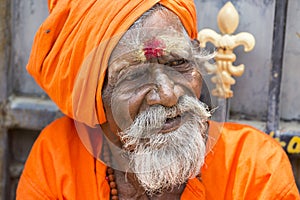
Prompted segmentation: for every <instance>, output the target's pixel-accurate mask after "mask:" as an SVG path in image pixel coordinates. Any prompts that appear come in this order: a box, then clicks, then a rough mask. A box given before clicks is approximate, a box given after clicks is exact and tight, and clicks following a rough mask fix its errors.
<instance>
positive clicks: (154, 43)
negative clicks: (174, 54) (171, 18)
mask: <svg viewBox="0 0 300 200" xmlns="http://www.w3.org/2000/svg"><path fill="white" fill-rule="evenodd" d="M165 47H166V45H165V43H164V42H163V41H162V40H158V39H156V38H153V39H151V40H148V41H146V42H145V43H144V48H143V51H144V55H145V57H146V59H147V60H149V59H151V58H158V57H160V56H163V53H164V48H165Z"/></svg>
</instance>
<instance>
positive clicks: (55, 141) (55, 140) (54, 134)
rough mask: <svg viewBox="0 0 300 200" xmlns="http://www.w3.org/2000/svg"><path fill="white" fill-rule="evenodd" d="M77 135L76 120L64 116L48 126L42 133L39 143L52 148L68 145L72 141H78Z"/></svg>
mask: <svg viewBox="0 0 300 200" xmlns="http://www.w3.org/2000/svg"><path fill="white" fill-rule="evenodd" d="M76 133H77V132H76V127H75V124H74V120H73V119H71V118H69V117H66V116H64V117H61V118H58V119H56V120H54V121H53V122H51V123H50V124H49V125H47V126H46V127H45V128H44V129H43V130H42V131H41V133H40V135H39V137H38V141H39V142H43V143H47V144H48V145H51V146H52V145H66V143H68V142H69V141H70V140H74V139H76V137H77V136H76Z"/></svg>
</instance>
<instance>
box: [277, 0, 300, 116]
mask: <svg viewBox="0 0 300 200" xmlns="http://www.w3.org/2000/svg"><path fill="white" fill-rule="evenodd" d="M284 48H285V49H284V61H283V63H284V67H283V77H282V88H281V90H282V96H281V102H280V103H281V104H280V106H281V109H280V111H281V117H282V118H283V119H286V120H292V119H297V120H299V119H300V100H299V99H300V1H299V0H290V1H289V5H288V16H287V24H286V35H285V47H284Z"/></svg>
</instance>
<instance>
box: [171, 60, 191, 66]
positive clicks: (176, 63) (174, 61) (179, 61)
mask: <svg viewBox="0 0 300 200" xmlns="http://www.w3.org/2000/svg"><path fill="white" fill-rule="evenodd" d="M186 62H187V61H186V60H185V59H180V60H172V61H170V62H168V63H167V65H169V66H171V67H173V66H178V65H182V64H184V63H186Z"/></svg>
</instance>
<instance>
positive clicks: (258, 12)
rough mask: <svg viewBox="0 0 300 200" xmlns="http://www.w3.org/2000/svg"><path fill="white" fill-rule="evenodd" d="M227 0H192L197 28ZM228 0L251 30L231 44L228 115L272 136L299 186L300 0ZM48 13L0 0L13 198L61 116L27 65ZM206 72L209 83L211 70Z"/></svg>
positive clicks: (1, 181) (1, 105) (4, 134)
mask: <svg viewBox="0 0 300 200" xmlns="http://www.w3.org/2000/svg"><path fill="white" fill-rule="evenodd" d="M226 2H227V1H225V0H195V3H196V6H197V12H198V16H197V17H198V29H199V30H201V29H204V28H210V29H213V30H215V31H216V32H219V29H218V25H217V15H218V12H219V10H220V9H221V8H222V7H223V5H224V4H225V3H226ZM231 2H232V4H233V5H234V6H235V8H236V10H237V11H238V13H239V17H240V18H239V20H240V23H239V26H238V28H237V30H236V31H235V33H233V34H237V33H239V32H249V33H251V34H253V35H254V37H255V40H256V45H255V47H254V49H253V50H252V51H251V52H248V53H245V52H244V49H243V47H237V48H236V49H235V51H234V52H235V53H236V55H237V60H236V61H235V63H234V65H239V64H245V72H244V74H243V75H242V76H241V77H237V78H236V84H235V85H233V91H234V97H233V98H231V99H230V100H228V102H227V105H228V107H227V108H228V120H230V121H237V122H241V123H246V124H250V125H252V126H255V127H257V128H258V129H260V130H263V131H265V132H266V133H267V134H270V135H271V136H272V137H274V138H275V139H276V140H278V141H279V142H280V144H281V145H282V147H283V148H284V149H285V151H286V152H287V154H288V156H289V158H290V160H291V162H292V164H293V170H294V174H295V178H296V181H297V184H298V187H300V101H299V99H300V89H299V87H300V78H299V77H300V66H299V64H298V63H299V58H300V21H299V18H300V1H299V0H232V1H231ZM47 15H48V8H47V1H46V0H43V1H41V0H39V1H38V0H27V1H24V0H0V199H15V190H16V186H17V183H18V178H19V176H20V174H21V172H22V169H23V165H24V162H25V161H26V158H27V155H28V153H29V151H30V148H31V146H32V144H33V142H34V140H35V139H36V137H37V136H38V134H39V132H40V130H41V129H43V127H45V126H46V125H47V124H49V123H50V122H51V121H53V120H54V119H55V118H57V117H59V116H61V113H60V112H59V111H58V109H57V107H56V106H55V105H54V104H53V103H52V102H51V100H49V99H48V97H47V95H45V93H44V92H43V91H42V90H41V89H40V88H39V86H37V85H36V84H35V82H34V81H33V79H32V78H31V77H30V76H29V75H28V74H27V72H26V69H25V67H26V63H27V60H28V57H29V54H30V50H31V45H32V42H33V38H34V35H35V32H36V30H37V29H38V27H39V26H40V24H41V23H42V22H43V20H44V19H45V18H46V17H47ZM204 78H205V79H206V82H207V83H208V87H209V88H210V87H214V86H213V85H211V84H210V83H209V80H210V75H207V74H205V75H204ZM213 102H215V100H213ZM214 104H216V103H214Z"/></svg>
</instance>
